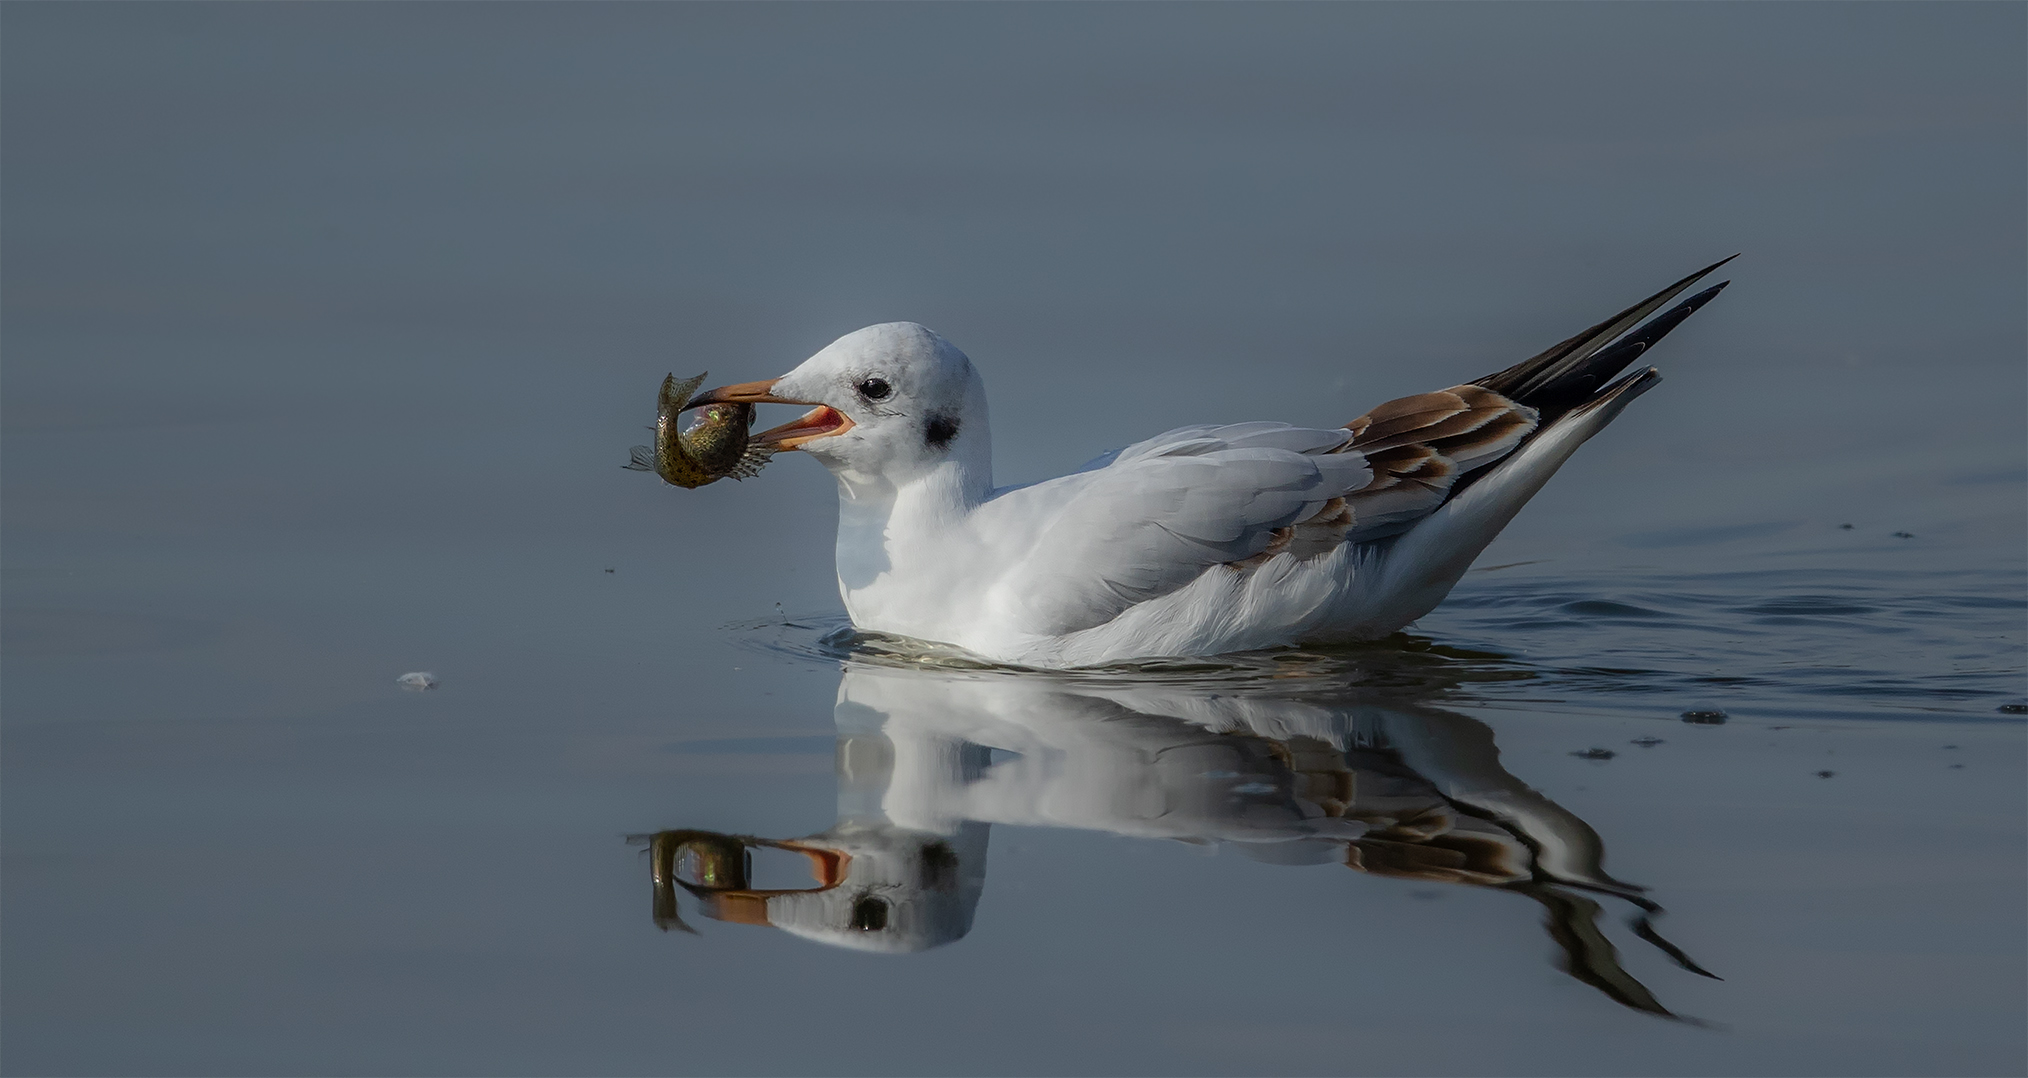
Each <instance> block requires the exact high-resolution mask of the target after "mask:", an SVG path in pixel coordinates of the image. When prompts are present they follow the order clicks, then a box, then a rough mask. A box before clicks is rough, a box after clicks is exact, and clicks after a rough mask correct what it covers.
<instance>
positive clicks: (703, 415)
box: [622, 371, 775, 489]
mask: <svg viewBox="0 0 2028 1078" xmlns="http://www.w3.org/2000/svg"><path fill="white" fill-rule="evenodd" d="M709 374H710V372H709V371H706V372H705V373H704V374H700V375H698V376H697V377H695V378H686V379H684V380H683V381H681V382H679V381H677V380H676V376H675V375H673V374H672V375H670V376H668V377H667V378H664V379H662V393H661V395H660V396H659V397H658V398H657V400H656V407H655V445H654V447H653V448H652V449H651V448H650V447H648V446H645V445H637V446H635V447H634V448H633V450H632V451H631V454H630V455H631V456H632V457H633V459H632V460H631V461H629V462H628V463H626V464H624V465H622V467H624V468H626V469H628V470H629V471H636V472H654V473H655V474H656V475H659V476H661V477H662V479H663V481H664V482H668V483H673V484H675V485H676V486H679V487H686V488H693V489H694V488H696V487H701V486H703V485H705V484H706V483H716V482H717V481H719V480H720V479H724V478H725V477H726V476H731V477H732V478H734V479H745V478H747V477H748V476H750V475H753V474H755V473H757V472H759V471H760V470H761V468H762V467H763V466H765V465H766V464H767V462H768V458H769V457H772V456H774V455H775V451H774V450H772V449H768V448H765V447H763V446H757V445H751V444H749V443H748V442H747V431H748V430H749V429H750V428H751V427H752V426H753V405H751V404H713V405H709V406H707V407H706V408H704V410H703V411H701V412H700V413H698V419H697V422H695V423H692V424H691V425H690V429H689V430H683V431H679V429H678V424H679V422H680V421H681V416H682V412H683V405H684V404H686V403H688V402H689V400H690V397H691V395H692V394H694V393H696V392H697V387H698V386H701V385H703V384H704V379H705V378H706V377H708V376H709Z"/></svg>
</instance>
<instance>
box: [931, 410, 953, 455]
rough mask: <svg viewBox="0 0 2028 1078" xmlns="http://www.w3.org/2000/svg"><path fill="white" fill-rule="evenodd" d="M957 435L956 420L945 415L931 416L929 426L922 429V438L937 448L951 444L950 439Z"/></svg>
mask: <svg viewBox="0 0 2028 1078" xmlns="http://www.w3.org/2000/svg"><path fill="white" fill-rule="evenodd" d="M957 436H958V421H957V420H955V419H952V418H951V417H950V416H947V415H933V416H931V417H930V418H929V426H928V427H926V428H924V430H923V438H924V439H925V440H927V441H928V442H929V444H931V445H932V446H935V447H936V448H938V449H942V448H943V447H945V446H947V445H949V444H951V439H953V438H955V437H957Z"/></svg>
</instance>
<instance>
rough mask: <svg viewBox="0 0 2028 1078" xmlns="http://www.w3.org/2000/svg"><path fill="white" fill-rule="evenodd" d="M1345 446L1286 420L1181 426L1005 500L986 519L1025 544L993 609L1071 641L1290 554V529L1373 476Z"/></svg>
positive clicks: (1345, 435) (1333, 433)
mask: <svg viewBox="0 0 2028 1078" xmlns="http://www.w3.org/2000/svg"><path fill="white" fill-rule="evenodd" d="M1350 440H1351V433H1350V432H1349V431H1345V430H1315V429H1310V428H1303V427H1291V426H1288V425H1286V424H1282V423H1243V424H1238V425H1234V426H1226V427H1185V428H1182V429H1179V430H1174V431H1170V432H1168V433H1166V434H1161V435H1157V436H1156V437H1154V438H1151V439H1149V440H1148V441H1145V442H1141V443H1139V444H1137V445H1131V446H1128V447H1127V448H1126V449H1123V450H1121V451H1120V452H1119V454H1118V455H1117V456H1115V457H1114V458H1113V460H1112V461H1111V462H1110V463H1107V464H1104V465H1103V466H1099V467H1093V468H1089V469H1088V470H1086V471H1082V472H1077V473H1074V474H1072V475H1068V476H1064V477H1063V478H1061V479H1055V480H1051V481H1049V482H1046V483H1039V484H1036V485H1035V486H1032V487H1022V488H1020V489H1018V490H1013V491H1009V492H1007V493H1006V494H1003V495H1002V496H1001V497H999V498H997V499H995V501H994V502H993V503H989V504H990V505H991V506H992V512H991V513H990V514H988V515H990V516H991V517H993V518H995V520H996V521H1001V522H1008V523H1013V522H1016V521H1019V522H1021V523H1022V525H1024V526H1020V527H1018V528H1016V529H1015V530H1017V531H1019V532H1022V533H1026V535H1028V536H1032V537H1033V538H1032V540H1030V541H1029V542H1028V543H1027V544H1026V549H1024V550H1022V551H1021V552H1020V555H1019V558H1018V560H1017V561H1016V562H1015V563H1014V565H1013V566H1012V568H1011V569H1010V570H1009V571H1008V572H1006V573H1005V574H1004V575H1003V576H1002V577H1001V579H1000V580H999V582H998V584H997V585H996V592H997V593H998V598H999V601H1001V602H1004V603H1007V604H1009V605H1010V606H1011V607H1012V608H1013V609H1014V610H1015V611H1016V618H1017V621H1018V622H1019V623H1020V624H1021V625H1022V627H1023V628H1024V629H1026V630H1027V631H1030V632H1034V633H1040V634H1052V635H1054V634H1062V633H1068V632H1076V631H1077V630H1079V629H1088V628H1091V627H1093V626H1095V625H1103V624H1105V623H1106V622H1108V621H1111V620H1112V619H1113V618H1115V617H1117V616H1118V615H1119V614H1120V613H1121V612H1122V611H1124V610H1126V609H1127V608H1128V607H1130V606H1133V605H1135V604H1137V603H1141V602H1145V601H1147V600H1149V599H1153V598H1155V597H1157V596H1160V595H1164V594H1167V593H1168V592H1171V591H1174V590H1176V589H1177V588H1180V587H1182V586H1183V585H1185V584H1188V583H1189V582H1190V581H1192V580H1195V579H1196V578H1197V577H1198V576H1200V575H1202V574H1203V573H1204V571H1205V570H1206V569H1209V568H1211V567H1212V566H1215V565H1219V564H1222V563H1234V562H1242V561H1244V560H1246V559H1248V558H1252V557H1254V556H1256V555H1259V554H1261V553H1263V552H1265V551H1267V550H1268V548H1269V547H1270V546H1271V545H1272V544H1275V543H1276V542H1277V541H1279V542H1281V543H1283V544H1286V543H1287V542H1288V541H1289V537H1288V531H1289V529H1291V528H1292V527H1293V526H1294V525H1297V524H1299V523H1302V522H1304V521H1307V520H1310V519H1312V518H1314V517H1317V516H1318V514H1319V513H1320V512H1323V511H1326V510H1327V507H1328V506H1329V505H1330V504H1331V503H1332V502H1333V501H1334V500H1336V499H1339V498H1342V497H1343V496H1344V495H1346V494H1347V493H1349V492H1351V491H1354V490H1358V489H1359V488H1361V487H1363V486H1365V485H1366V483H1367V481H1368V480H1369V479H1370V478H1371V472H1370V471H1369V469H1368V468H1367V466H1366V463H1365V460H1364V458H1363V457H1362V456H1360V455H1359V454H1358V453H1347V452H1342V449H1343V447H1344V446H1345V445H1346V444H1347V443H1348V442H1349V441H1350ZM1334 451H1336V452H1334Z"/></svg>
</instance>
